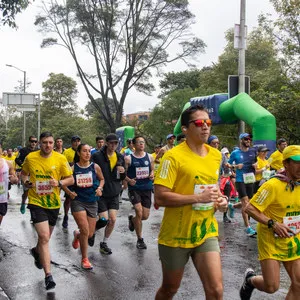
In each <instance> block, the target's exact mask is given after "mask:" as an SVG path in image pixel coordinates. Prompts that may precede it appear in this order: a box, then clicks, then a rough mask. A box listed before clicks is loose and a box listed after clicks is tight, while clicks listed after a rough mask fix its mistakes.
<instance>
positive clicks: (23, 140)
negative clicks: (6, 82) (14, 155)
mask: <svg viewBox="0 0 300 300" xmlns="http://www.w3.org/2000/svg"><path fill="white" fill-rule="evenodd" d="M6 66H7V67H10V68H14V69H17V70H18V71H20V72H23V74H24V81H23V93H24V94H25V93H26V71H24V70H21V69H19V68H18V67H16V66H13V65H9V64H6ZM25 141H26V116H25V111H23V138H22V145H23V147H25V146H26V144H25V143H26V142H25Z"/></svg>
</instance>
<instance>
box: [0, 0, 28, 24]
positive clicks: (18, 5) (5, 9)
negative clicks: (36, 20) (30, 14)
mask: <svg viewBox="0 0 300 300" xmlns="http://www.w3.org/2000/svg"><path fill="white" fill-rule="evenodd" d="M29 3H30V2H29V0H0V12H1V15H0V22H1V23H2V25H8V26H10V27H16V26H17V24H16V22H15V17H16V15H17V14H18V13H20V12H21V11H23V10H24V9H26V8H27V6H28V5H29Z"/></svg>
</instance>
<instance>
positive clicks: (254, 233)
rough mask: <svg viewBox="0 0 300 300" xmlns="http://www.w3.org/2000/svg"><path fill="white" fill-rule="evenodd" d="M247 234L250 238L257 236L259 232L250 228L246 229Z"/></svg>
mask: <svg viewBox="0 0 300 300" xmlns="http://www.w3.org/2000/svg"><path fill="white" fill-rule="evenodd" d="M246 233H247V235H248V236H251V237H252V236H255V235H256V234H257V232H256V231H255V230H254V229H253V228H252V227H250V226H249V227H248V228H247V229H246Z"/></svg>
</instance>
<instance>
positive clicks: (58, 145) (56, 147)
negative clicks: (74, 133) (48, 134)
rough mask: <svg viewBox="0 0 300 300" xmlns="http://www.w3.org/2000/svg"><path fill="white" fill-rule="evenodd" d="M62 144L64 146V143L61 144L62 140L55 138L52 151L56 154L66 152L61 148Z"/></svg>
mask: <svg viewBox="0 0 300 300" xmlns="http://www.w3.org/2000/svg"><path fill="white" fill-rule="evenodd" d="M63 144H64V142H63V140H62V138H60V137H57V138H56V139H55V144H54V151H56V152H58V153H60V154H63V153H64V151H65V150H66V149H65V148H64V147H63Z"/></svg>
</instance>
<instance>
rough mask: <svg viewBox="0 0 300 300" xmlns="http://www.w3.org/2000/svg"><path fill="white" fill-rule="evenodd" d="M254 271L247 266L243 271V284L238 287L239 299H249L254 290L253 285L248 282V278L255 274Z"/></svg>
mask: <svg viewBox="0 0 300 300" xmlns="http://www.w3.org/2000/svg"><path fill="white" fill-rule="evenodd" d="M255 275H256V274H255V272H254V271H253V269H251V268H248V269H247V270H246V272H245V278H244V282H243V285H242V287H241V289H240V297H241V300H249V299H250V298H251V294H252V292H253V290H254V286H253V285H252V284H251V283H250V282H249V279H250V278H251V277H253V276H255Z"/></svg>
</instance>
